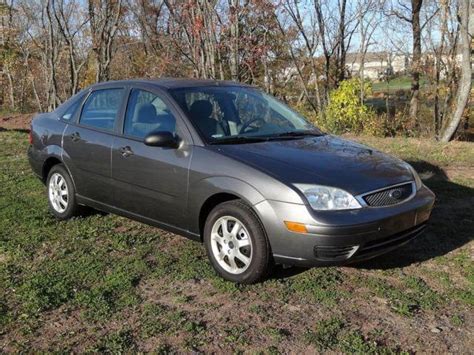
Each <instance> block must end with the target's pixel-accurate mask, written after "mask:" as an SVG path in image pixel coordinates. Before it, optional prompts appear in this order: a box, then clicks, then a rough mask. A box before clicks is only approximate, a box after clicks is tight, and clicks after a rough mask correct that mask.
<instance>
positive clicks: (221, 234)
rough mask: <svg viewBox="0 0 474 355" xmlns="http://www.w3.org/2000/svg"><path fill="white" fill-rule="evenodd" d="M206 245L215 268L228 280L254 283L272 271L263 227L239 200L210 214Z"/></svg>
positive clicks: (217, 207)
mask: <svg viewBox="0 0 474 355" xmlns="http://www.w3.org/2000/svg"><path fill="white" fill-rule="evenodd" d="M204 244H205V247H206V251H207V255H208V257H209V260H210V261H211V264H212V266H213V267H214V269H215V270H216V271H217V273H218V274H219V275H221V276H222V277H223V278H225V279H226V280H229V281H233V282H238V283H247V284H249V283H254V282H257V281H260V280H262V279H263V278H264V277H265V276H266V275H267V273H268V271H269V270H270V265H271V255H270V246H269V244H268V240H267V237H266V235H265V231H264V229H263V226H262V224H261V223H260V220H259V219H258V217H257V216H256V214H255V212H254V211H253V210H252V209H251V208H250V207H249V206H247V205H246V204H245V203H243V202H242V201H240V200H237V201H229V202H224V203H222V204H220V205H218V206H216V207H215V208H214V209H213V210H212V211H211V213H210V214H209V216H208V218H207V220H206V225H205V227H204Z"/></svg>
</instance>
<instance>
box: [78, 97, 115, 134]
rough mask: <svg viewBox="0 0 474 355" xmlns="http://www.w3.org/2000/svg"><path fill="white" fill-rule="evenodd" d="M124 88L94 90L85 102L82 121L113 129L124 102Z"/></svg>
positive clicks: (88, 124)
mask: <svg viewBox="0 0 474 355" xmlns="http://www.w3.org/2000/svg"><path fill="white" fill-rule="evenodd" d="M123 93H124V89H104V90H97V91H93V92H92V93H91V94H90V95H89V97H88V98H87V101H86V102H85V103H84V106H83V108H82V112H81V119H80V121H79V122H80V123H81V124H83V125H85V126H89V127H94V128H100V129H105V130H108V131H112V130H113V129H114V124H115V120H116V118H117V114H118V111H119V109H120V105H121V103H122V98H123Z"/></svg>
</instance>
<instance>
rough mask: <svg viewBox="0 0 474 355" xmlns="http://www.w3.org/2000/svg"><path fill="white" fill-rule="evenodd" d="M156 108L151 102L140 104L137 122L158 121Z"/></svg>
mask: <svg viewBox="0 0 474 355" xmlns="http://www.w3.org/2000/svg"><path fill="white" fill-rule="evenodd" d="M156 121H157V118H156V108H155V106H153V105H152V104H150V103H146V104H142V105H140V108H139V109H138V118H137V120H136V122H140V123H156Z"/></svg>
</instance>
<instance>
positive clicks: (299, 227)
mask: <svg viewBox="0 0 474 355" xmlns="http://www.w3.org/2000/svg"><path fill="white" fill-rule="evenodd" d="M285 225H286V228H288V230H289V231H291V232H296V233H308V230H307V229H306V226H305V225H304V224H303V223H298V222H290V221H285Z"/></svg>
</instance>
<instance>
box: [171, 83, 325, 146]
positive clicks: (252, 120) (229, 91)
mask: <svg viewBox="0 0 474 355" xmlns="http://www.w3.org/2000/svg"><path fill="white" fill-rule="evenodd" d="M170 92H171V95H172V96H173V97H174V99H175V100H176V101H177V102H178V104H179V105H180V106H181V108H182V109H183V110H184V111H185V112H186V113H187V114H188V117H189V119H190V120H191V121H192V122H193V124H194V126H195V127H196V128H197V129H198V130H199V132H200V133H201V135H202V136H203V137H204V139H205V140H206V141H207V142H208V143H211V144H218V143H221V142H230V141H232V142H236V143H237V142H245V141H247V140H248V141H256V140H257V139H259V138H272V137H275V138H276V137H279V138H283V137H285V136H287V138H289V137H297V136H298V135H299V133H301V134H303V133H308V132H309V133H312V134H315V135H316V134H321V132H320V131H319V130H317V129H316V128H315V127H314V126H313V125H311V124H310V123H309V122H308V121H306V120H305V119H304V118H303V117H302V116H301V115H299V114H298V113H296V112H294V111H293V110H291V109H290V108H289V107H288V106H286V105H284V104H283V103H281V102H279V101H278V100H276V99H275V98H273V97H271V96H269V95H267V94H265V93H263V92H261V91H259V90H256V89H253V88H246V87H232V86H226V87H196V88H180V89H174V90H171V91H170Z"/></svg>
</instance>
